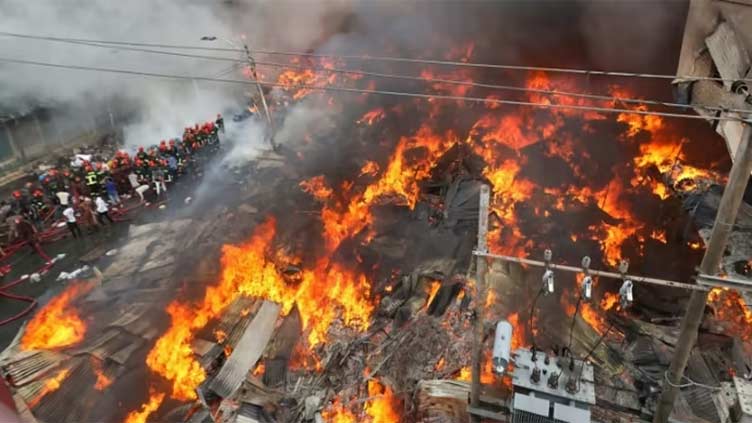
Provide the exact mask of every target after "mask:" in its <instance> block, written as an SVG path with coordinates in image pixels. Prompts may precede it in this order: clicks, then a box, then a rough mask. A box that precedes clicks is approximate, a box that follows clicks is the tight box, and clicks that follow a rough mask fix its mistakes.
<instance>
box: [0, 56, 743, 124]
mask: <svg viewBox="0 0 752 423" xmlns="http://www.w3.org/2000/svg"><path fill="white" fill-rule="evenodd" d="M0 62H6V63H16V64H23V65H33V66H43V67H51V68H60V69H75V70H85V71H95V72H108V73H118V74H126V75H137V76H147V77H154V78H166V79H184V80H196V81H211V82H221V83H230V84H248V83H249V81H247V80H235V79H220V78H211V77H202V76H190V75H174V74H164V73H155V72H142V71H134V70H124V69H113V68H101V67H94V66H79V65H64V64H58V63H47V62H38V61H33V60H22V59H13V58H6V57H0ZM259 84H261V85H262V86H267V87H278V88H286V89H289V88H297V89H308V90H313V91H333V92H347V93H356V94H378V95H386V96H397V97H400V96H401V97H413V98H425V99H440V100H455V101H467V102H471V103H486V104H499V105H512V106H529V107H537V108H543V109H567V110H580V111H593V112H603V113H626V114H636V115H650V116H663V117H672V118H681V119H701V120H718V121H741V122H748V123H752V121H750V120H747V119H742V118H737V117H732V116H714V117H704V116H699V115H692V114H683V113H668V112H655V111H648V110H633V109H621V108H612V107H596V106H579V105H566V104H556V103H535V102H528V101H517V100H502V99H495V98H482V97H465V96H455V95H446V94H426V93H415V92H403V91H388V90H370V89H362V88H347V87H338V86H315V85H305V84H299V85H295V86H290V85H289V84H282V83H278V82H269V81H259Z"/></svg>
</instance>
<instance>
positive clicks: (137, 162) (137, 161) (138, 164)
mask: <svg viewBox="0 0 752 423" xmlns="http://www.w3.org/2000/svg"><path fill="white" fill-rule="evenodd" d="M142 164H144V162H142V161H141V159H136V166H141V165H142Z"/></svg>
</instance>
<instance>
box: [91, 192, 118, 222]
mask: <svg viewBox="0 0 752 423" xmlns="http://www.w3.org/2000/svg"><path fill="white" fill-rule="evenodd" d="M94 203H95V204H96V206H97V214H98V215H99V222H100V223H101V224H104V220H105V219H107V220H108V221H109V222H110V224H114V223H115V222H114V221H113V220H112V218H111V217H110V214H109V209H108V207H107V202H106V201H104V200H103V199H102V196H101V195H98V196H97V199H96V200H94Z"/></svg>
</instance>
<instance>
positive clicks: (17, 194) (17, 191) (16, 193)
mask: <svg viewBox="0 0 752 423" xmlns="http://www.w3.org/2000/svg"><path fill="white" fill-rule="evenodd" d="M22 195H23V194H21V191H19V190H15V191H13V197H14V198H21V196H22Z"/></svg>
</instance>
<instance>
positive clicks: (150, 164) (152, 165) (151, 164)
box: [149, 160, 157, 167]
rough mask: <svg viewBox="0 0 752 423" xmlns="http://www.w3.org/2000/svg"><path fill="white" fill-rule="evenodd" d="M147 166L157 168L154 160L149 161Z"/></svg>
mask: <svg viewBox="0 0 752 423" xmlns="http://www.w3.org/2000/svg"><path fill="white" fill-rule="evenodd" d="M149 166H150V167H157V163H156V162H154V160H149Z"/></svg>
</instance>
